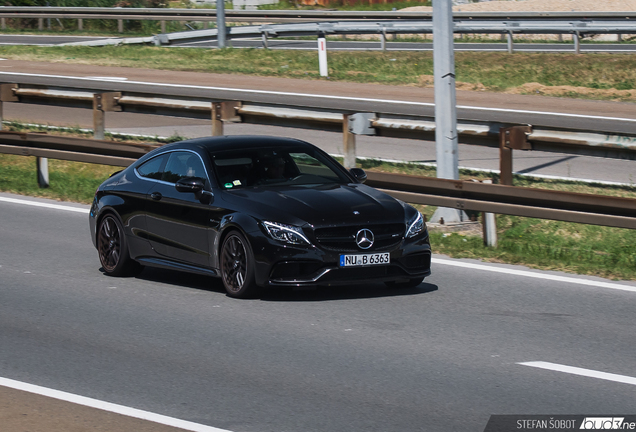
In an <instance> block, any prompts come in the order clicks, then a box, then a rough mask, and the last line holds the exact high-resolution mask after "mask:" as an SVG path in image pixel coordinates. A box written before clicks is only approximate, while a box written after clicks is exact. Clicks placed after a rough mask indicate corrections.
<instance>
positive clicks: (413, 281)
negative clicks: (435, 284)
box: [384, 277, 424, 289]
mask: <svg viewBox="0 0 636 432" xmlns="http://www.w3.org/2000/svg"><path fill="white" fill-rule="evenodd" d="M423 280H424V278H423V277H421V278H413V279H408V280H406V281H404V282H394V281H390V282H384V284H385V285H386V286H387V287H389V288H398V289H399V288H414V287H416V286H418V285H419V284H421V283H422V281H423Z"/></svg>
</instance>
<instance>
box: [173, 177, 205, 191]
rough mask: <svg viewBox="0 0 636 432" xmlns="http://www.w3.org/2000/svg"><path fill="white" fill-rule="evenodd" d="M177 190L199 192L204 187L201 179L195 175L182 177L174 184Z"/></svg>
mask: <svg viewBox="0 0 636 432" xmlns="http://www.w3.org/2000/svg"><path fill="white" fill-rule="evenodd" d="M174 187H175V189H177V191H178V192H185V193H188V192H190V193H199V192H201V191H202V190H203V188H204V187H205V184H204V183H203V180H201V179H200V178H197V177H184V178H182V179H180V180H179V181H177V184H175V185H174Z"/></svg>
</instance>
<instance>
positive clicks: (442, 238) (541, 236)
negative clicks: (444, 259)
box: [0, 123, 636, 280]
mask: <svg viewBox="0 0 636 432" xmlns="http://www.w3.org/2000/svg"><path fill="white" fill-rule="evenodd" d="M7 126H8V127H7ZM5 128H8V129H10V130H21V129H22V127H21V125H20V124H18V123H13V124H9V125H5ZM46 129H47V128H46V127H41V128H38V127H31V128H29V130H34V131H44V130H46ZM49 130H50V129H49ZM66 133H69V134H73V135H77V134H81V133H82V132H81V131H80V130H79V129H68V130H67V131H66ZM124 138H126V137H124ZM126 139H127V140H130V139H131V138H130V137H128V138H126ZM180 139H182V138H181V137H171V138H170V139H169V140H168V141H170V142H172V141H176V140H180ZM360 166H362V167H363V168H365V169H368V170H380V171H387V172H399V173H405V174H412V175H425V176H426V175H427V176H431V175H434V174H435V172H434V168H432V167H428V166H422V165H417V164H403V163H387V162H382V161H378V160H361V161H360ZM120 169H121V168H119V167H111V166H105V165H94V164H85V163H79V162H67V161H58V160H49V177H50V187H49V188H46V189H41V188H39V187H38V185H37V178H36V165H35V158H34V157H24V156H13V155H3V154H0V191H4V192H11V193H17V194H23V195H30V196H39V197H46V198H53V199H58V200H63V201H75V202H83V203H87V204H88V203H90V202H91V201H92V198H93V194H94V192H95V190H96V189H97V186H98V185H99V184H100V183H101V182H102V181H104V180H105V179H106V178H108V177H109V176H110V175H111V174H113V173H115V172H116V171H119V170H120ZM488 177H489V178H492V179H493V180H494V181H495V182H497V180H498V179H497V177H496V176H494V177H493V176H488ZM461 178H463V179H484V178H487V176H486V175H485V174H484V173H479V172H470V171H462V172H461ZM515 184H516V185H518V186H525V187H534V188H543V189H552V190H565V191H571V192H581V193H593V194H601V195H612V196H622V197H628V198H635V199H636V186H634V187H611V186H605V185H589V184H585V183H574V182H563V181H556V180H542V179H534V178H531V177H520V176H517V177H516V178H515ZM418 208H419V209H420V211H422V213H423V214H424V215H426V216H427V218H430V217H431V216H432V214H433V212H434V211H435V208H434V207H431V206H418ZM471 216H476V217H478V216H479V215H478V214H471ZM497 230H498V238H499V244H498V247H497V248H488V247H486V246H484V244H483V241H482V238H481V235H480V234H479V233H450V234H449V233H443V232H439V231H433V232H431V242H432V245H433V250H434V251H435V252H436V253H440V254H445V255H449V256H452V257H455V258H474V259H483V260H487V261H493V262H506V263H513V264H523V265H527V266H530V267H537V268H542V269H550V270H560V271H566V272H572V273H579V274H589V275H596V276H602V277H607V278H613V279H629V280H636V230H627V229H619V228H608V227H599V226H593V225H582V224H575V223H567V222H558V221H549V220H540V219H532V218H522V217H515V216H507V215H498V216H497Z"/></svg>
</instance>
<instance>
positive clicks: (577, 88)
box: [0, 46, 636, 101]
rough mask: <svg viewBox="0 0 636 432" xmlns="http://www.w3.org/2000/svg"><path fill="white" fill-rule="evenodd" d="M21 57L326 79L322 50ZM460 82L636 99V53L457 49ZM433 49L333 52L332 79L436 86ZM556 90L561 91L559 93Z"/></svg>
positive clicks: (132, 50)
mask: <svg viewBox="0 0 636 432" xmlns="http://www.w3.org/2000/svg"><path fill="white" fill-rule="evenodd" d="M0 56H1V57H3V58H9V59H14V60H31V61H45V62H63V63H76V64H92V65H101V66H123V67H134V68H149V69H161V70H175V71H195V72H208V73H227V74H246V75H259V76H275V77H284V78H302V79H327V78H321V77H320V74H319V70H318V56H317V55H316V53H315V52H305V51H288V50H265V49H231V48H228V49H223V50H218V49H217V50H203V49H196V48H179V49H173V48H165V47H150V46H106V47H82V46H73V47H32V46H4V47H0ZM455 69H456V72H457V82H458V88H459V89H463V90H479V91H495V92H509V93H531V94H537V93H539V94H548V95H555V96H565V97H579V98H587V99H604V100H621V101H636V56H633V55H625V54H604V53H588V54H584V55H576V54H567V53H514V54H508V53H501V52H457V53H455ZM432 78H433V55H432V53H431V52H413V51H392V52H380V51H364V52H340V51H332V52H329V78H328V79H329V80H331V81H346V82H361V83H377V84H389V85H409V86H421V87H430V86H432ZM550 89H557V90H558V91H557V92H556V94H555V93H552V92H551V91H550Z"/></svg>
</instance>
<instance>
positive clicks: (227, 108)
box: [212, 101, 243, 136]
mask: <svg viewBox="0 0 636 432" xmlns="http://www.w3.org/2000/svg"><path fill="white" fill-rule="evenodd" d="M242 105H243V103H242V102H239V101H226V102H212V136H222V135H223V122H240V121H241V117H240V116H239V115H238V112H237V111H238V109H239V108H241V106H242Z"/></svg>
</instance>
